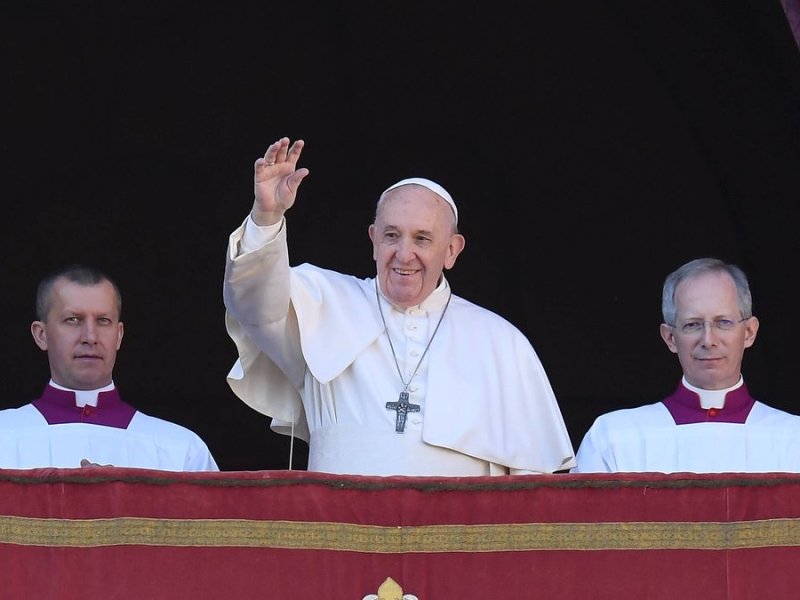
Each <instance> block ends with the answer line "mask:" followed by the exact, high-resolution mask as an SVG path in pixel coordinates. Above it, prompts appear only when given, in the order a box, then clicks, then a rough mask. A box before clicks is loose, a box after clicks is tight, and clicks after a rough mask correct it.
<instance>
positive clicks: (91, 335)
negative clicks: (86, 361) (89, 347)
mask: <svg viewBox="0 0 800 600" xmlns="http://www.w3.org/2000/svg"><path fill="white" fill-rule="evenodd" d="M81 341H82V342H84V343H86V344H94V343H95V342H96V341H97V325H95V323H94V322H93V321H91V320H89V319H87V320H86V321H84V322H83V328H82V331H81Z"/></svg>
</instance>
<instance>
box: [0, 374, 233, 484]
mask: <svg viewBox="0 0 800 600" xmlns="http://www.w3.org/2000/svg"><path fill="white" fill-rule="evenodd" d="M82 460H86V461H88V462H90V463H94V464H97V465H110V466H114V467H135V468H141V469H157V470H162V471H218V470H219V468H218V467H217V464H216V462H215V461H214V458H213V457H212V456H211V452H210V451H209V450H208V447H207V446H206V444H205V442H203V440H202V439H200V437H199V436H198V435H197V434H195V433H194V432H193V431H191V430H189V429H187V428H186V427H183V426H182V425H178V424H177V423H171V422H169V421H165V420H163V419H158V418H156V417H152V416H150V415H146V414H144V413H142V412H140V411H138V410H136V409H135V408H134V407H132V406H131V405H129V404H127V403H125V402H123V401H122V399H121V398H120V395H119V392H118V390H117V389H116V387H115V386H114V384H113V382H112V383H111V384H109V385H108V386H106V387H104V388H101V389H99V390H90V391H83V390H80V391H75V390H69V389H67V388H64V387H61V386H59V385H57V384H55V383H53V382H52V381H51V382H50V385H48V386H47V387H46V388H45V390H44V393H43V394H42V397H41V398H39V399H38V400H35V401H33V402H32V403H30V404H26V405H24V406H22V407H20V408H9V409H6V410H0V468H4V469H35V468H45V467H56V468H73V467H80V466H81V461H82Z"/></svg>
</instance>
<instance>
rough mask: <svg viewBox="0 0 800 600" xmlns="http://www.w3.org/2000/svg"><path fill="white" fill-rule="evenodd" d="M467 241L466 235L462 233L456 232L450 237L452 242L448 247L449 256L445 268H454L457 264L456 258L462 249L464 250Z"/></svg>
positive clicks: (446, 258)
mask: <svg viewBox="0 0 800 600" xmlns="http://www.w3.org/2000/svg"><path fill="white" fill-rule="evenodd" d="M466 244H467V241H466V240H465V239H464V236H463V235H461V234H460V233H454V234H453V235H452V237H451V238H450V244H449V246H448V247H447V256H446V257H445V260H444V268H445V269H452V268H453V265H455V264H456V259H457V258H458V255H459V254H461V251H462V250H464V246H466Z"/></svg>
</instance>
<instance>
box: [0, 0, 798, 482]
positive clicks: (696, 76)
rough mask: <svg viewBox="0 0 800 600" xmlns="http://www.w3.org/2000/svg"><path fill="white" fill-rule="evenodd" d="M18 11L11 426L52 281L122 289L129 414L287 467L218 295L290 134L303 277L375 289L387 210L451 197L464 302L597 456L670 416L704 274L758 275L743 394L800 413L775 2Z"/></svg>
mask: <svg viewBox="0 0 800 600" xmlns="http://www.w3.org/2000/svg"><path fill="white" fill-rule="evenodd" d="M17 4H18V6H17V7H16V8H14V7H9V6H8V5H4V8H3V9H2V15H1V17H2V18H0V28H1V29H0V32H1V33H2V36H0V38H1V39H2V41H0V44H2V61H3V62H2V65H3V69H2V73H3V82H4V85H3V88H4V92H3V93H2V97H3V100H2V102H3V105H4V109H3V111H2V112H3V121H4V125H3V136H2V145H1V147H2V164H3V176H2V180H0V185H2V197H3V209H2V210H3V220H2V221H3V224H2V242H1V243H2V248H1V250H2V256H3V261H2V266H1V267H0V269H2V280H3V281H4V282H5V286H4V288H5V289H4V291H3V294H2V302H3V310H2V312H1V313H0V318H1V319H2V329H3V331H4V333H5V336H4V339H3V355H4V360H3V364H2V381H3V383H4V387H5V390H4V394H3V406H17V405H20V404H23V403H24V402H27V401H29V400H31V399H32V398H35V397H36V396H37V395H38V393H39V392H40V391H41V388H42V387H43V386H44V383H45V382H46V380H47V376H48V370H47V362H46V358H45V356H44V355H42V354H41V353H40V352H39V350H38V349H36V347H35V346H34V344H33V342H32V341H31V338H30V334H29V331H28V328H29V323H30V321H31V320H32V319H33V297H34V292H35V285H36V282H37V280H38V278H39V277H40V276H41V275H42V274H43V273H44V272H45V271H47V270H50V269H51V268H53V267H55V266H57V265H60V264H62V263H65V262H75V261H84V262H89V263H93V264H96V265H98V266H101V267H103V268H105V269H107V270H108V271H109V272H110V273H111V274H112V275H113V276H115V278H116V279H117V280H118V282H119V284H120V285H121V287H122V291H123V296H124V304H125V306H124V313H123V318H124V321H125V324H126V327H127V329H126V336H125V342H124V344H123V349H122V351H121V353H120V355H119V358H118V363H117V364H118V367H117V370H116V372H115V380H116V381H117V384H118V385H119V386H120V388H121V390H122V392H123V396H124V397H125V398H127V399H128V401H129V402H132V403H134V404H136V405H137V406H138V407H139V408H140V409H142V410H144V411H145V412H149V413H151V414H154V415H156V416H161V417H164V418H167V419H171V420H174V421H177V422H179V423H182V424H184V425H186V426H188V427H190V428H192V429H193V430H195V431H196V432H198V433H199V434H200V435H201V436H202V437H203V438H204V439H205V440H206V441H207V443H208V444H209V446H210V448H211V450H212V451H213V453H214V454H215V456H216V458H217V461H218V462H219V464H220V467H221V468H223V469H225V470H234V469H236V470H251V469H269V468H283V467H284V466H285V464H286V448H287V444H286V441H285V440H284V439H283V438H280V437H279V436H275V435H274V434H271V433H270V432H269V431H268V419H267V418H266V417H263V416H261V415H259V414H258V413H255V412H254V411H252V410H251V409H249V408H247V407H246V406H245V405H244V404H242V403H241V402H239V401H238V400H237V399H236V397H235V396H233V394H232V393H231V392H230V390H229V389H228V387H227V384H226V383H225V375H226V373H227V371H228V369H229V368H230V366H231V364H232V362H233V360H234V359H235V351H234V347H233V344H232V342H230V340H229V339H228V337H227V335H226V333H225V329H224V323H223V305H222V294H221V289H222V283H221V282H222V273H223V266H224V251H225V246H226V241H227V236H228V234H229V232H230V231H231V230H232V229H233V228H235V227H236V226H237V225H238V224H239V223H240V222H241V220H242V219H243V218H244V216H245V215H246V213H247V211H248V210H249V208H250V204H251V201H252V183H251V182H252V163H253V161H254V160H255V159H256V158H257V157H258V156H259V155H260V154H261V153H263V151H264V150H265V148H266V146H267V145H268V144H269V143H270V142H272V141H273V140H274V139H277V138H278V137H280V136H282V135H288V136H290V137H292V138H296V137H302V138H304V139H305V140H306V144H307V146H306V150H305V152H304V154H303V161H302V162H303V164H304V165H305V166H308V167H309V168H310V170H311V175H310V177H309V178H308V179H307V180H306V181H305V182H304V184H303V187H302V191H301V194H300V198H299V200H298V203H297V205H296V206H295V208H294V209H293V211H292V212H291V213H290V228H291V229H290V240H291V241H290V243H291V247H292V253H293V254H292V258H293V262H295V263H299V262H304V261H310V262H315V263H317V264H320V265H322V266H326V267H330V268H335V269H340V270H344V271H348V272H353V273H355V274H358V275H362V276H369V275H372V274H373V272H374V267H373V263H372V261H371V251H370V246H369V240H368V238H367V235H366V228H367V225H368V223H369V222H370V220H371V217H372V211H373V205H374V202H375V200H376V196H377V194H378V193H379V192H380V190H382V189H383V188H384V187H386V185H388V184H389V183H392V182H394V181H396V180H397V179H400V178H402V177H407V176H425V177H430V178H432V179H435V180H437V181H439V182H440V183H442V184H443V185H444V186H445V187H447V188H448V189H449V190H450V192H451V193H452V194H453V196H454V197H455V198H456V201H457V202H458V203H459V208H460V212H461V226H462V231H463V232H464V234H465V235H466V237H467V248H466V251H465V252H464V254H462V256H461V257H460V259H459V263H458V265H457V266H456V268H455V270H453V271H451V272H450V275H449V277H450V280H451V283H452V284H453V286H454V288H455V290H456V292H457V293H459V294H460V295H462V296H464V297H466V298H469V299H471V300H473V301H475V302H477V303H479V304H482V305H484V306H486V307H488V308H490V309H492V310H495V311H496V312H498V313H500V314H502V315H503V316H505V317H506V318H508V319H509V320H510V321H512V322H513V323H515V324H516V325H517V326H518V327H519V328H520V329H521V330H522V331H523V332H524V333H525V334H526V335H528V337H529V339H530V340H531V342H532V343H533V345H534V347H535V348H536V350H537V352H538V353H539V356H540V358H541V359H542V362H543V363H544V365H545V368H546V369H547V371H548V373H549V375H550V378H551V382H552V384H553V387H554V389H555V391H556V394H557V396H558V398H559V402H560V405H561V408H562V411H563V414H564V417H565V420H566V422H567V426H568V428H569V431H570V434H571V436H572V438H573V443H574V444H575V446H576V448H577V445H578V443H579V442H580V439H581V437H582V436H583V434H584V432H585V431H586V429H587V428H588V426H589V425H590V424H591V421H592V420H593V419H594V418H595V417H596V416H597V415H598V414H600V413H602V412H605V411H607V410H611V409H614V408H619V407H624V406H632V405H636V404H641V403H643V402H652V401H655V400H657V399H659V398H661V397H663V396H664V395H666V394H667V393H669V392H670V391H671V390H672V389H673V387H674V385H675V384H676V382H677V379H678V377H679V374H680V371H679V367H678V363H677V360H676V359H675V357H674V356H673V355H672V354H670V353H669V352H668V350H667V349H666V348H665V347H664V346H663V343H662V342H661V340H660V337H659V335H658V325H659V323H660V290H661V283H662V281H663V278H664V276H665V275H666V274H667V273H668V272H669V271H671V270H672V269H674V268H675V267H677V266H678V265H679V264H681V263H683V262H684V261H686V260H689V259H691V258H695V257H697V256H704V255H713V256H718V257H720V258H723V259H726V260H729V261H733V262H736V263H738V264H740V265H741V266H742V267H743V268H744V269H745V270H746V271H747V272H748V273H749V275H750V278H751V284H752V287H753V292H754V297H755V312H756V314H757V315H758V316H759V317H760V318H761V321H762V328H761V332H760V335H759V339H758V341H757V343H756V345H755V347H754V348H752V349H751V350H750V351H748V353H747V355H746V358H745V365H744V371H745V375H746V377H747V381H748V384H749V386H750V388H751V390H752V391H753V392H754V393H755V394H756V396H757V397H759V398H761V399H763V400H765V401H767V402H769V403H771V404H773V405H775V406H778V407H781V408H784V409H787V410H789V411H792V412H800V406H798V400H797V397H796V395H795V390H794V387H795V386H794V382H795V379H796V377H797V376H796V371H797V368H798V364H800V360H799V359H800V351H799V350H798V344H797V340H798V338H799V337H800V319H798V318H797V317H796V316H795V315H794V311H795V308H796V306H795V301H794V297H793V294H794V292H795V289H796V287H797V286H796V284H795V279H796V277H797V274H796V271H797V261H798V258H800V251H799V249H798V242H797V235H798V233H797V230H798V220H799V217H800V207H798V198H800V194H798V173H800V168H798V167H800V135H799V134H800V52H798V48H797V46H796V44H795V41H794V39H793V38H792V35H791V32H790V29H789V27H788V25H787V22H786V19H785V16H784V14H783V12H782V8H781V5H780V2H779V1H778V0H749V1H746V2H734V1H724V2H698V1H697V0H690V1H685V2H680V1H679V2H668V3H664V2H633V1H630V2H622V1H620V2H614V1H599V0H598V1H593V2H588V1H587V2H583V3H574V2H569V3H567V2H525V3H522V2H520V3H482V2H473V1H468V0H466V1H461V2H458V3H447V4H443V3H435V2H420V3H416V2H413V3H406V2H336V1H332V0H331V1H328V2H324V3H318V4H317V3H308V4H306V3H271V2H266V1H259V2H252V1H243V2H238V3H221V2H220V3H212V2H209V3H197V2H186V1H179V0H162V1H160V2H135V3H124V4H123V3H115V2H101V1H83V2H74V3H57V4H56V3H54V5H53V6H52V7H48V6H47V5H46V4H37V5H36V6H29V4H32V3H17ZM303 460H304V455H303V452H302V449H301V451H300V453H299V461H300V463H301V464H302V461H303Z"/></svg>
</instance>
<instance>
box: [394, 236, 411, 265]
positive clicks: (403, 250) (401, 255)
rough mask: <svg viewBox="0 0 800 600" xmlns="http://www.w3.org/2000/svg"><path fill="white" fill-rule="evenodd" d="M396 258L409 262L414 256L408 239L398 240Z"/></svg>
mask: <svg viewBox="0 0 800 600" xmlns="http://www.w3.org/2000/svg"><path fill="white" fill-rule="evenodd" d="M397 258H398V259H399V260H400V262H403V263H406V262H409V261H410V260H412V259H413V258H414V246H413V244H412V243H411V242H410V241H408V240H405V239H402V240H400V243H399V244H398V245H397Z"/></svg>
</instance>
